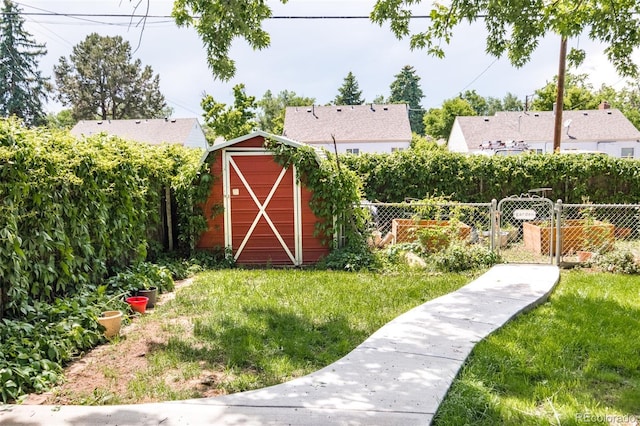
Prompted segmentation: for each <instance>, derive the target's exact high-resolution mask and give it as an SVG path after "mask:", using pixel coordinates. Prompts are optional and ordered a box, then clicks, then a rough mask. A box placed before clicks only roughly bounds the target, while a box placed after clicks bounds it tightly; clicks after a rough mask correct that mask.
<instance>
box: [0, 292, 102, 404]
mask: <svg viewBox="0 0 640 426" xmlns="http://www.w3.org/2000/svg"><path fill="white" fill-rule="evenodd" d="M105 302H106V299H104V294H99V293H96V292H94V293H91V294H88V293H87V294H83V295H78V296H76V297H74V298H72V299H57V300H56V301H55V302H54V303H52V304H48V303H42V302H35V303H34V304H33V306H31V307H30V309H29V312H28V313H27V314H26V315H25V317H24V318H23V319H20V320H10V319H8V318H4V319H2V320H0V323H1V324H2V325H1V326H0V383H2V386H0V399H1V400H2V401H3V402H5V403H6V402H10V401H14V400H18V399H19V398H20V397H21V396H23V395H26V394H28V393H30V392H44V391H46V390H47V389H48V388H49V387H51V386H52V385H54V384H56V383H57V382H59V381H60V380H61V378H62V365H63V364H64V363H65V362H68V361H69V360H71V359H72V357H74V356H76V355H77V354H78V353H80V352H81V351H83V350H86V349H89V348H91V347H93V346H95V345H96V344H98V343H99V342H100V341H102V339H103V336H102V331H100V329H99V325H98V322H97V320H96V319H97V316H98V315H99V311H100V309H99V306H101V305H102V304H103V303H105Z"/></svg>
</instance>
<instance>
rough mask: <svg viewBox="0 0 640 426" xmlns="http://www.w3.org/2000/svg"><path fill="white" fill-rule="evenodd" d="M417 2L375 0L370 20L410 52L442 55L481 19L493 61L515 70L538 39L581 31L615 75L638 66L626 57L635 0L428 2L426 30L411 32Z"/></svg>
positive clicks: (576, 53) (636, 38)
mask: <svg viewBox="0 0 640 426" xmlns="http://www.w3.org/2000/svg"><path fill="white" fill-rule="evenodd" d="M420 2H421V0H378V1H377V2H376V4H375V7H374V10H373V12H372V13H371V20H372V21H373V22H376V23H378V24H379V25H383V24H384V23H385V22H387V21H389V22H390V25H391V30H392V31H393V33H394V34H395V35H396V36H397V37H398V38H404V37H407V36H409V37H410V46H411V48H412V49H426V50H427V52H428V53H429V54H431V55H435V56H437V57H443V56H444V49H443V48H442V44H443V43H449V41H450V40H451V37H452V36H453V32H454V28H456V27H457V25H458V24H460V23H462V22H464V21H467V22H469V23H471V22H475V21H478V20H479V21H481V22H483V23H484V26H485V28H486V31H487V38H486V45H487V47H486V51H487V52H488V53H489V54H491V55H492V56H495V57H501V56H503V55H505V54H506V55H507V57H508V58H509V60H510V61H511V63H512V64H513V65H515V66H517V67H521V66H522V65H524V64H525V63H527V62H528V61H529V60H530V58H531V55H532V53H533V52H534V51H535V49H536V47H537V46H538V45H539V41H540V40H541V39H542V38H543V37H545V36H546V35H548V34H549V33H555V34H557V35H559V39H568V38H572V37H578V36H581V35H582V34H583V33H585V32H586V33H587V34H588V36H589V38H590V39H592V40H594V41H598V42H602V43H603V44H604V45H605V46H606V47H605V53H606V55H607V57H608V59H609V60H610V61H611V63H612V64H613V65H614V67H615V68H616V70H617V71H618V73H619V74H621V75H623V76H635V75H637V73H638V66H637V64H635V63H634V62H633V60H632V59H631V56H632V53H633V51H634V49H636V48H637V47H639V46H640V4H639V3H638V2H637V1H635V0H613V1H612V0H592V1H579V2H578V1H575V0H556V1H540V0H521V1H503V0H484V1H476V0H458V1H453V2H447V4H448V5H445V4H444V3H434V5H433V8H432V10H431V12H430V13H428V15H429V17H430V21H429V25H428V26H427V28H426V30H424V31H419V32H416V33H413V34H411V29H410V27H409V23H410V20H411V9H415V8H416V4H417V3H420ZM569 59H570V62H573V63H579V62H581V60H582V59H584V51H581V50H575V49H574V50H572V52H571V54H570V55H569Z"/></svg>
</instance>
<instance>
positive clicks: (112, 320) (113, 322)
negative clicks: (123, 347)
mask: <svg viewBox="0 0 640 426" xmlns="http://www.w3.org/2000/svg"><path fill="white" fill-rule="evenodd" d="M98 323H99V324H100V325H101V326H103V327H104V329H105V330H104V336H105V337H106V338H108V339H110V338H112V337H113V336H117V335H118V334H120V327H121V326H122V312H121V311H105V312H103V313H102V315H101V316H100V317H98Z"/></svg>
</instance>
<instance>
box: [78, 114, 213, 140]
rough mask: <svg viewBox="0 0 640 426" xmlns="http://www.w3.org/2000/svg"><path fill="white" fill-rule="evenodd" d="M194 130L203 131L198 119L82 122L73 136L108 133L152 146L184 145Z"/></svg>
mask: <svg viewBox="0 0 640 426" xmlns="http://www.w3.org/2000/svg"><path fill="white" fill-rule="evenodd" d="M194 128H196V129H200V131H202V128H201V127H200V123H198V119H196V118H159V119H147V120H81V121H79V122H78V123H77V124H76V125H75V126H74V127H73V128H72V129H71V134H73V135H75V136H82V135H84V136H91V135H95V134H99V133H107V134H109V135H115V136H118V137H121V138H123V139H129V140H134V141H137V142H146V143H149V144H152V145H160V144H163V143H170V144H174V143H176V144H183V145H184V144H185V142H186V141H187V139H188V137H189V135H190V134H191V132H192V130H193V129H194ZM203 134H204V133H203Z"/></svg>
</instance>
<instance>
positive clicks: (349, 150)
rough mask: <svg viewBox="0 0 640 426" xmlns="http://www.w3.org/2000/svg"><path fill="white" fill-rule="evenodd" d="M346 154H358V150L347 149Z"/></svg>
mask: <svg viewBox="0 0 640 426" xmlns="http://www.w3.org/2000/svg"><path fill="white" fill-rule="evenodd" d="M347 154H354V155H358V154H360V148H347Z"/></svg>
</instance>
